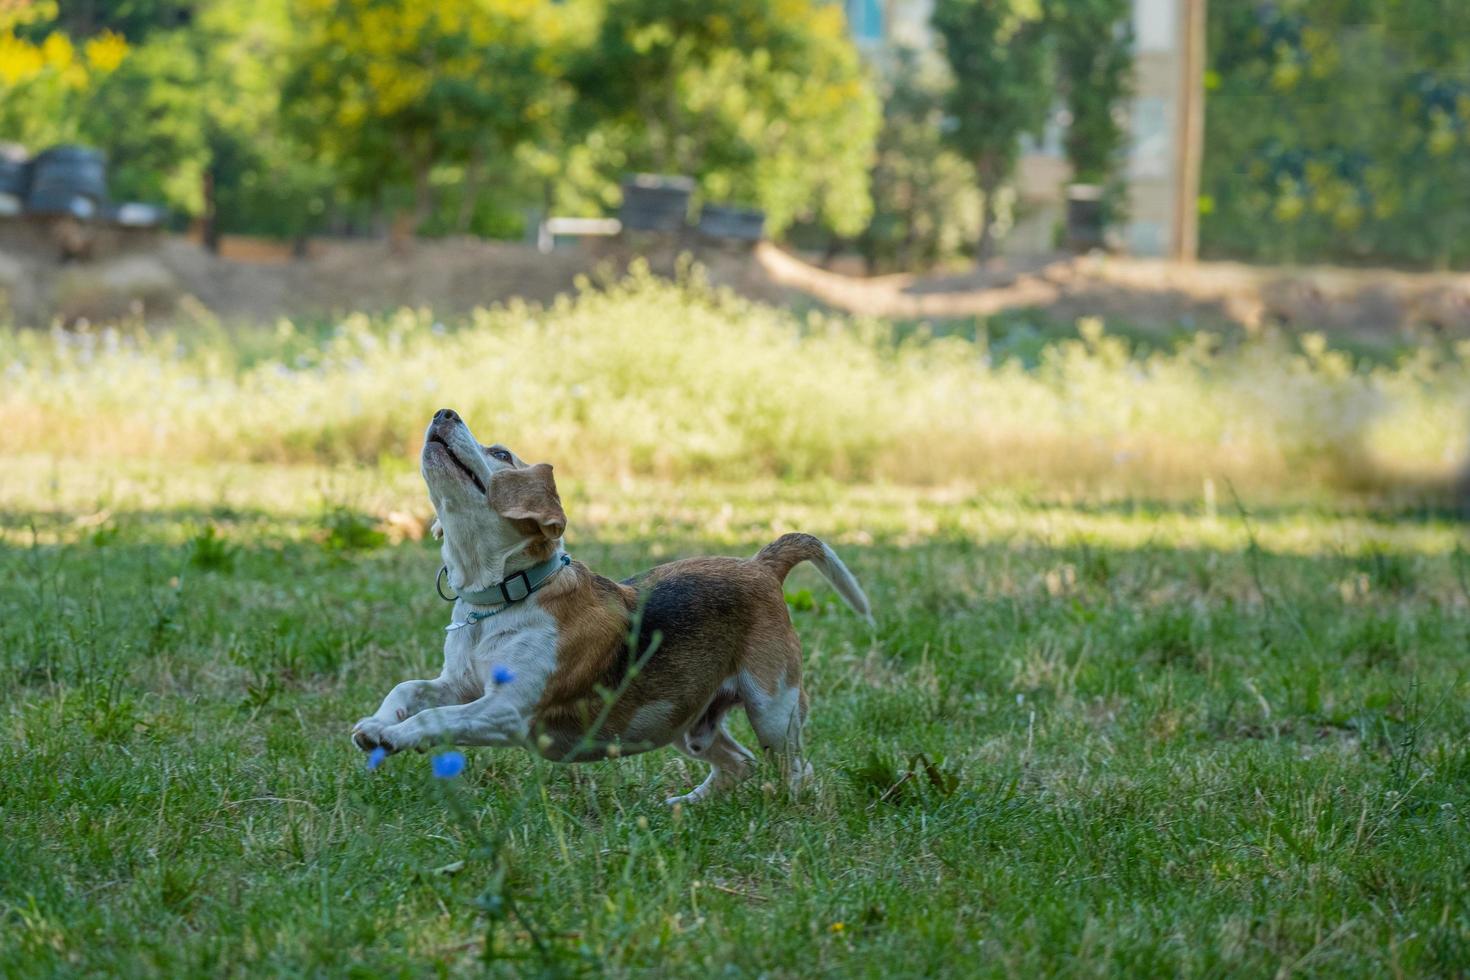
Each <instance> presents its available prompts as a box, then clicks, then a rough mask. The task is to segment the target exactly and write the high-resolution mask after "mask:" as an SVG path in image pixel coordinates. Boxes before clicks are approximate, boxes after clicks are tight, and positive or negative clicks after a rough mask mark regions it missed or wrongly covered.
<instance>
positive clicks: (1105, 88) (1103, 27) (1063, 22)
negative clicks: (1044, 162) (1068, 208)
mask: <svg viewBox="0 0 1470 980" xmlns="http://www.w3.org/2000/svg"><path fill="white" fill-rule="evenodd" d="M1132 11H1133V3H1132V0H1049V3H1048V5H1047V10H1046V13H1047V21H1048V25H1049V29H1050V31H1051V34H1052V36H1053V37H1054V38H1055V43H1056V57H1057V76H1058V80H1059V82H1060V86H1061V91H1062V97H1063V98H1064V99H1065V101H1066V105H1067V110H1068V112H1069V113H1070V115H1071V117H1072V121H1071V123H1070V125H1068V127H1067V132H1066V136H1065V143H1066V149H1067V161H1068V162H1069V163H1071V164H1072V169H1073V172H1074V174H1075V179H1076V180H1077V181H1078V182H1080V183H1088V184H1102V185H1105V186H1106V185H1108V184H1109V183H1112V182H1113V181H1114V178H1115V177H1116V175H1117V171H1118V166H1119V163H1120V162H1121V160H1122V150H1123V145H1124V141H1125V139H1126V138H1127V133H1126V131H1125V130H1124V127H1123V109H1124V108H1125V106H1124V103H1125V102H1126V101H1127V100H1128V98H1129V97H1130V96H1131V95H1132V90H1133V31H1132V22H1131V14H1132Z"/></svg>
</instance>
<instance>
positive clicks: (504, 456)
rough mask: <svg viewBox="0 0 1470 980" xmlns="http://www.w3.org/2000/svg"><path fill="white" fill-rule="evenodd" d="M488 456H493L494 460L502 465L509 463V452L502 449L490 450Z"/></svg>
mask: <svg viewBox="0 0 1470 980" xmlns="http://www.w3.org/2000/svg"><path fill="white" fill-rule="evenodd" d="M490 455H491V456H494V457H495V458H496V459H498V460H500V461H501V462H502V463H509V462H510V452H509V451H507V450H504V449H492V450H490Z"/></svg>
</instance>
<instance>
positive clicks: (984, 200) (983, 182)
mask: <svg viewBox="0 0 1470 980" xmlns="http://www.w3.org/2000/svg"><path fill="white" fill-rule="evenodd" d="M975 172H976V175H977V176H978V177H979V178H980V240H979V241H978V242H977V243H976V244H975V261H976V262H977V263H978V264H980V265H984V264H985V263H986V262H989V261H990V260H991V259H992V258H994V257H995V195H996V192H997V191H999V190H1000V183H1001V169H1000V162H999V161H998V160H996V159H995V157H993V156H983V157H981V158H980V159H979V160H978V161H976V163H975Z"/></svg>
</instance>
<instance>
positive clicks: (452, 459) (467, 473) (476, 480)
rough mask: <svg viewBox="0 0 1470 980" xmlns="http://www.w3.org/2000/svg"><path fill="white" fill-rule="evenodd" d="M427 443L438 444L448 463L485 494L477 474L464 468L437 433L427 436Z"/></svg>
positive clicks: (483, 486)
mask: <svg viewBox="0 0 1470 980" xmlns="http://www.w3.org/2000/svg"><path fill="white" fill-rule="evenodd" d="M429 442H431V443H438V444H439V445H440V446H442V447H443V448H444V454H445V455H446V456H448V457H449V461H450V462H452V463H453V464H454V465H455V466H457V467H459V470H460V472H461V473H463V474H464V475H465V476H467V477H469V478H470V482H471V483H473V484H474V485H475V488H476V489H478V490H479V491H480V492H481V493H484V492H485V484H484V482H483V481H482V480H481V479H480V477H479V474H477V473H476V472H475V471H474V470H472V469H470V468H469V467H468V466H466V465H465V464H464V462H463V461H462V460H461V459H460V458H459V457H458V456H456V455H454V450H453V449H450V448H449V443H447V442H445V441H444V438H443V437H442V436H440V435H439V434H438V433H435V434H434V435H431V436H429Z"/></svg>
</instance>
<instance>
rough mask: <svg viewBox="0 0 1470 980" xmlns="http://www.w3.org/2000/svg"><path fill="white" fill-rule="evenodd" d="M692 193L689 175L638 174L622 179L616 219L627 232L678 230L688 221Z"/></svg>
mask: <svg viewBox="0 0 1470 980" xmlns="http://www.w3.org/2000/svg"><path fill="white" fill-rule="evenodd" d="M693 193H694V181H693V180H691V179H690V178H688V177H666V176H660V175H658V174H637V175H635V176H633V177H629V178H628V179H626V180H624V181H623V206H622V207H621V208H619V209H618V220H619V221H621V222H622V224H623V228H624V229H625V230H629V231H678V230H679V229H681V228H683V227H684V226H685V224H687V223H688V219H689V198H690V195H692V194H693Z"/></svg>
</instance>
